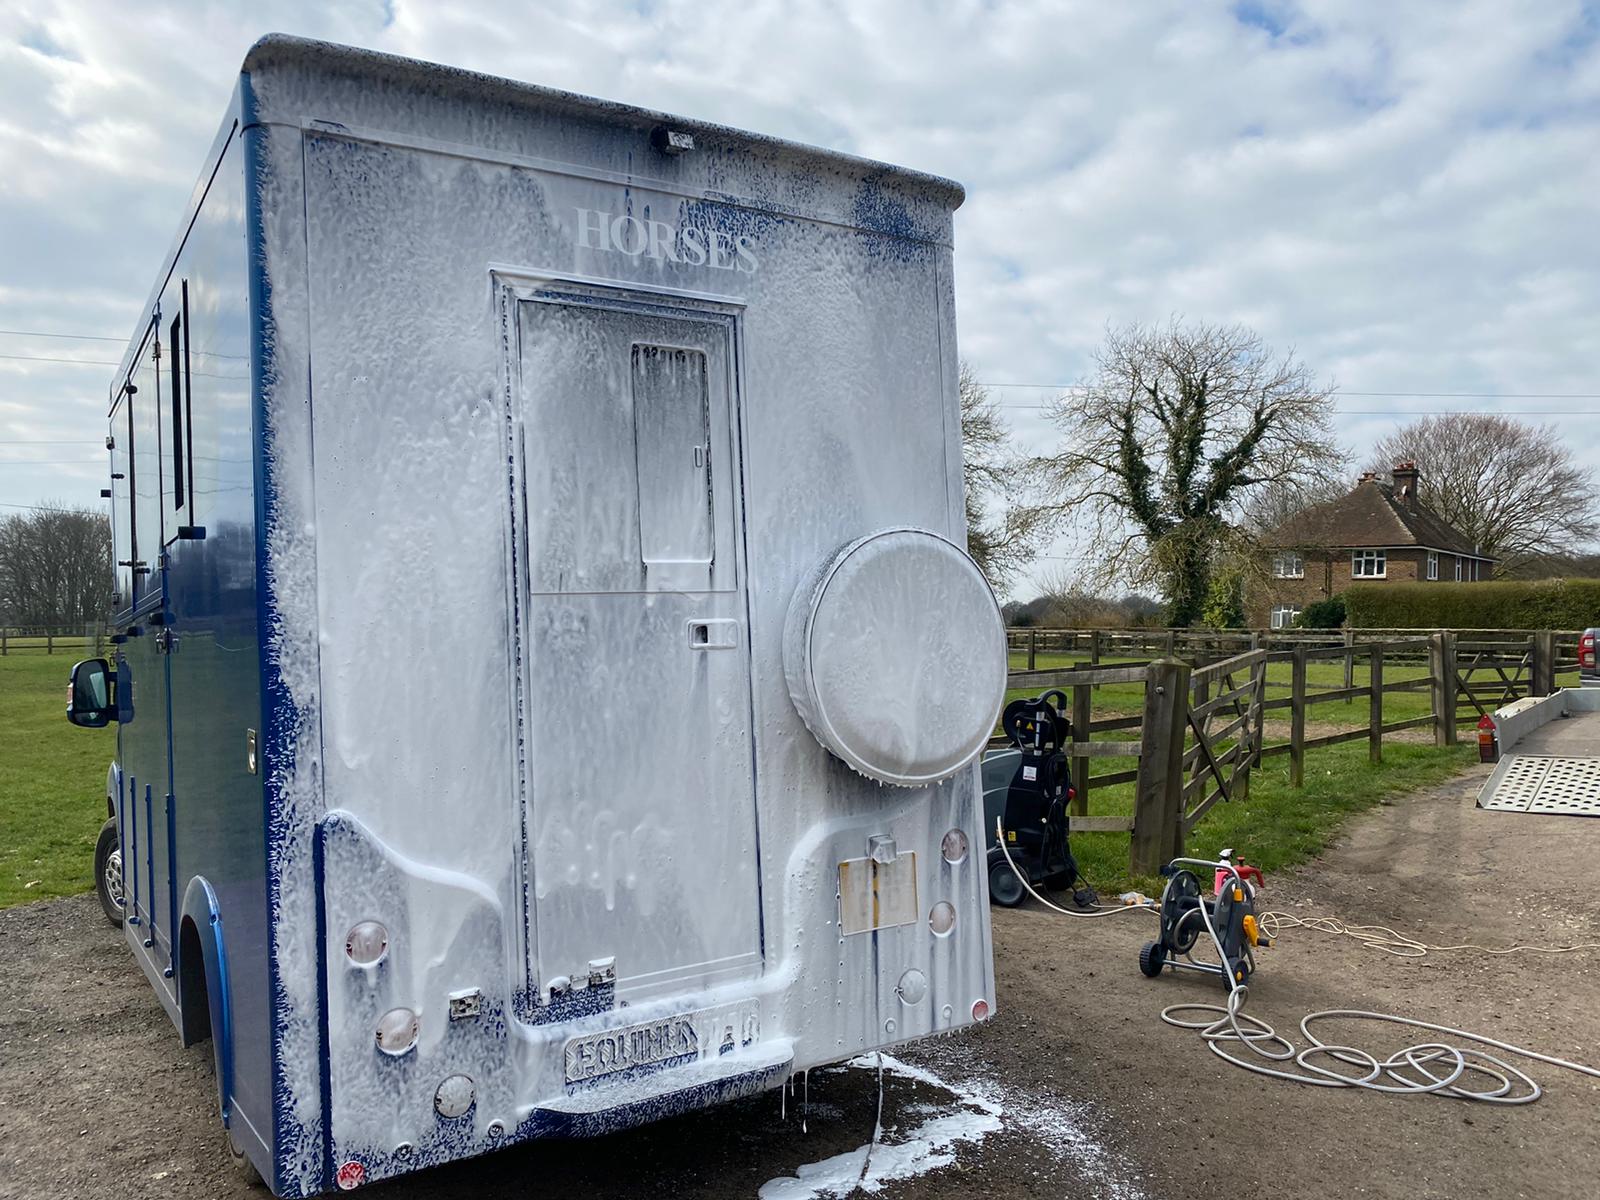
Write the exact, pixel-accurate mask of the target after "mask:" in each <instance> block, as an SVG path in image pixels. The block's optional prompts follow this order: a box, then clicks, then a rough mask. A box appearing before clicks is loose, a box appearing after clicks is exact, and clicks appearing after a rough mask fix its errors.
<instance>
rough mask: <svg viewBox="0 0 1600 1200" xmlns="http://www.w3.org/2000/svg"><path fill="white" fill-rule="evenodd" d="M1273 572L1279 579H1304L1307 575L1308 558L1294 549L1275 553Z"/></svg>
mask: <svg viewBox="0 0 1600 1200" xmlns="http://www.w3.org/2000/svg"><path fill="white" fill-rule="evenodd" d="M1272 574H1273V575H1274V576H1276V577H1277V578H1278V579H1304V578H1305V577H1306V560H1305V558H1304V557H1303V556H1301V555H1299V554H1296V553H1294V552H1293V551H1292V550H1286V551H1284V552H1283V553H1282V554H1275V555H1273V558H1272Z"/></svg>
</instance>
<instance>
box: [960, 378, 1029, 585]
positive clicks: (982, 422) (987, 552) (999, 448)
mask: <svg viewBox="0 0 1600 1200" xmlns="http://www.w3.org/2000/svg"><path fill="white" fill-rule="evenodd" d="M960 388H961V445H962V474H963V477H964V479H965V482H966V488H967V549H968V550H969V551H970V552H971V554H972V557H973V558H974V559H975V560H976V561H977V564H978V566H979V567H981V568H982V569H983V573H984V575H985V576H986V577H987V578H988V580H989V583H990V585H991V586H992V587H993V588H994V589H995V590H996V591H1001V590H1003V589H1004V585H1005V584H1007V583H1008V582H1010V580H1011V579H1013V578H1014V577H1015V576H1016V573H1017V572H1018V571H1019V570H1021V569H1022V568H1023V567H1025V566H1026V565H1027V564H1028V563H1029V561H1031V560H1032V558H1033V556H1034V555H1035V554H1036V553H1038V550H1039V543H1040V541H1041V539H1042V537H1043V535H1044V532H1045V528H1044V527H1045V524H1046V520H1045V514H1044V513H1043V512H1041V511H1040V509H1039V508H1038V507H1037V506H1035V505H1031V504H1029V503H1027V502H1026V500H1025V499H1024V498H1023V496H1022V489H1023V488H1024V486H1025V484H1026V481H1027V470H1026V463H1025V461H1024V460H1023V459H1022V458H1021V457H1020V456H1019V455H1018V454H1017V453H1016V452H1015V451H1014V450H1013V449H1012V445H1011V430H1010V428H1009V427H1008V426H1007V425H1006V420H1005V417H1004V416H1002V415H1001V413H1000V406H999V405H997V404H996V403H995V402H994V401H993V400H992V399H990V397H989V392H988V389H987V388H985V387H984V386H983V385H982V384H981V383H979V382H978V378H977V376H976V375H975V374H974V373H973V371H972V368H971V367H970V366H969V365H967V364H966V363H962V364H961V381H960Z"/></svg>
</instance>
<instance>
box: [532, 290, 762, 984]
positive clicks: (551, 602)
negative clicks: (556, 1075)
mask: <svg viewBox="0 0 1600 1200" xmlns="http://www.w3.org/2000/svg"><path fill="white" fill-rule="evenodd" d="M503 301H504V304H505V306H506V308H505V313H504V316H505V326H506V328H507V331H508V333H512V331H514V334H513V336H514V339H515V340H514V342H513V347H514V348H513V349H512V351H511V354H510V359H511V361H510V362H509V363H508V366H509V368H510V375H511V378H510V380H509V381H508V382H509V385H510V387H511V390H512V398H511V408H512V412H513V418H514V431H513V436H514V440H515V444H516V449H517V457H518V459H519V470H518V482H517V485H516V486H517V492H518V495H517V500H519V501H520V504H519V505H518V506H517V507H518V509H519V511H518V513H517V520H516V524H517V526H518V530H519V537H518V539H517V541H518V563H517V570H518V573H519V574H520V576H521V580H520V582H521V588H520V589H519V596H518V604H517V608H518V622H517V623H518V626H519V630H518V632H519V635H520V637H519V644H518V645H517V647H516V654H517V656H518V659H519V662H518V667H519V671H518V677H519V679H520V682H521V689H522V691H521V695H520V697H519V701H518V707H519V709H520V718H521V727H522V731H523V738H522V764H521V769H522V781H523V795H524V838H525V853H524V865H525V866H524V869H525V872H526V876H527V877H526V880H525V887H524V889H523V890H524V895H525V897H526V904H527V912H526V918H527V930H526V934H527V946H528V959H529V961H528V964H527V965H528V987H529V990H530V991H531V992H533V993H534V994H535V995H537V996H538V997H539V999H540V1001H541V1002H548V1000H549V997H550V992H551V988H552V986H554V987H555V988H556V989H557V990H558V991H559V990H561V989H563V988H564V987H565V986H567V983H568V981H570V983H571V985H572V986H574V987H582V986H584V985H585V984H586V983H587V982H588V981H589V980H590V979H594V980H603V979H608V978H609V977H610V973H611V972H614V975H615V980H616V984H617V990H618V993H619V994H620V995H622V996H628V995H630V994H631V995H636V996H637V995H649V994H666V993H674V992H683V993H688V992H693V991H695V990H699V989H701V988H703V987H705V986H709V985H712V984H717V983H723V982H728V981H730V980H734V979H737V978H738V977H739V976H741V975H747V974H753V973H755V971H756V970H757V969H758V968H759V965H760V961H761V940H760V939H761V933H760V908H759V880H758V874H757V861H756V809H755V792H754V776H753V766H752V741H751V718H750V667H749V663H750V657H749V653H748V647H747V637H746V612H745V602H744V596H743V591H742V579H741V573H742V562H740V561H739V548H740V546H741V545H742V537H741V532H740V527H739V521H740V516H741V509H742V505H741V503H740V499H739V498H740V491H741V489H740V480H739V473H738V472H739V467H738V463H739V455H738V446H737V435H736V430H737V428H738V390H737V385H736V370H735V332H736V325H737V318H736V316H735V314H734V313H732V312H730V311H723V310H718V309H715V308H710V307H694V306H686V305H680V304H678V303H676V302H670V303H669V302H667V301H666V300H664V299H661V298H653V297H645V296H637V295H631V294H624V293H619V292H613V291H611V290H610V289H600V288H595V289H589V290H583V289H579V288H577V287H575V286H569V285H550V286H545V287H541V286H538V285H529V286H513V287H508V288H507V290H506V291H505V292H504V293H503Z"/></svg>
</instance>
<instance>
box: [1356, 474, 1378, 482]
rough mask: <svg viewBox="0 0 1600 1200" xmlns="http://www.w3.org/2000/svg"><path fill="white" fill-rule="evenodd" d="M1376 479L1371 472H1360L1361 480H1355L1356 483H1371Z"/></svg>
mask: <svg viewBox="0 0 1600 1200" xmlns="http://www.w3.org/2000/svg"><path fill="white" fill-rule="evenodd" d="M1376 478H1377V475H1375V474H1374V473H1373V472H1371V471H1363V472H1361V478H1360V479H1358V480H1356V482H1357V483H1371V482H1372V481H1373V480H1374V479H1376Z"/></svg>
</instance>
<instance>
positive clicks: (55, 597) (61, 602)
mask: <svg viewBox="0 0 1600 1200" xmlns="http://www.w3.org/2000/svg"><path fill="white" fill-rule="evenodd" d="M113 586H114V585H113V580H112V573H111V523H110V522H109V521H107V520H106V517H105V515H104V514H103V513H95V512H84V511H82V510H77V509H70V508H67V507H66V506H64V505H61V504H45V505H42V506H41V507H39V508H38V509H36V510H33V511H30V512H19V513H12V514H9V515H7V516H5V517H4V518H0V624H6V625H13V626H22V627H26V628H39V627H42V626H47V625H55V626H60V625H84V624H88V623H89V622H91V621H97V620H99V619H100V618H101V617H103V616H104V615H105V612H106V608H107V607H108V606H109V602H110V599H111V589H112V587H113Z"/></svg>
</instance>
